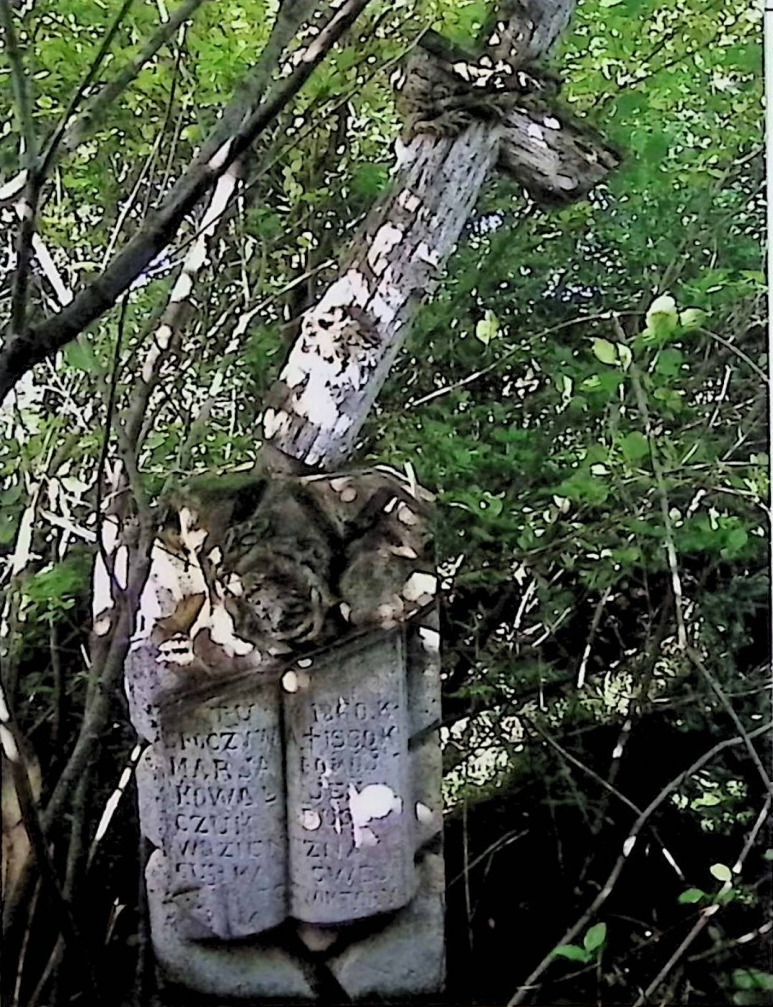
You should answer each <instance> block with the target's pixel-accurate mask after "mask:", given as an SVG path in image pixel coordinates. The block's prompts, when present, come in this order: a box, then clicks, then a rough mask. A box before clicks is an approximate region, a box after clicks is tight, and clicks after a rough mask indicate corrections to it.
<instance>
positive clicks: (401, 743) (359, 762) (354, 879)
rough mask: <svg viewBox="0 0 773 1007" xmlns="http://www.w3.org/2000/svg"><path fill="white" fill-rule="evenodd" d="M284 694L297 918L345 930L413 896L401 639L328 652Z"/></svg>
mask: <svg viewBox="0 0 773 1007" xmlns="http://www.w3.org/2000/svg"><path fill="white" fill-rule="evenodd" d="M303 664H304V662H303V661H302V662H300V665H299V667H298V669H297V670H295V671H291V672H288V673H287V674H286V675H285V676H284V678H283V680H282V687H283V693H284V703H285V731H286V746H287V748H286V758H287V827H288V837H289V874H290V914H291V915H292V916H294V917H295V918H296V919H298V920H301V921H303V922H305V923H316V924H340V923H346V922H348V921H351V920H357V919H361V918H363V917H367V916H373V915H375V914H378V913H386V912H391V911H394V910H396V909H399V908H401V907H402V906H405V905H406V904H407V903H408V902H410V900H411V898H412V897H413V895H414V892H415V885H416V881H415V873H414V848H415V840H414V828H415V825H414V818H415V816H414V809H413V800H412V796H411V794H412V781H411V778H410V758H409V754H408V739H409V721H408V706H407V695H406V691H407V690H406V667H405V647H404V642H403V630H402V628H398V629H396V630H393V631H391V632H384V633H376V634H374V635H372V636H368V637H366V638H365V639H364V640H358V641H355V642H353V643H351V644H348V645H344V646H342V647H337V648H335V649H331V650H330V651H329V652H327V653H325V654H322V655H319V656H317V657H315V658H314V661H313V664H312V665H311V666H310V667H308V668H306V669H304V668H302V667H301V665H303Z"/></svg>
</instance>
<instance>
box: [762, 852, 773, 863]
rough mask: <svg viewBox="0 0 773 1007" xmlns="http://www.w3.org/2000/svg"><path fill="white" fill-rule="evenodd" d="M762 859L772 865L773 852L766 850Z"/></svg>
mask: <svg viewBox="0 0 773 1007" xmlns="http://www.w3.org/2000/svg"><path fill="white" fill-rule="evenodd" d="M762 859H763V860H767V861H768V863H770V861H771V860H773V850H765V852H764V853H763V854H762Z"/></svg>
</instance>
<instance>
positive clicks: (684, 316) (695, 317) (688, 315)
mask: <svg viewBox="0 0 773 1007" xmlns="http://www.w3.org/2000/svg"><path fill="white" fill-rule="evenodd" d="M705 321H706V312H705V311H702V310H701V309H700V308H685V310H684V311H682V312H681V313H680V315H679V324H680V325H681V326H682V328H683V329H687V330H688V331H689V330H690V329H699V328H700V327H701V325H703V323H704V322H705Z"/></svg>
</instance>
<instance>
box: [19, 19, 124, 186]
mask: <svg viewBox="0 0 773 1007" xmlns="http://www.w3.org/2000/svg"><path fill="white" fill-rule="evenodd" d="M133 3H134V0H123V4H122V5H121V9H120V10H119V11H118V13H117V14H116V16H115V18H114V20H113V23H112V24H111V25H110V27H109V28H108V30H107V33H106V34H105V37H104V38H103V39H102V44H101V45H100V47H99V49H98V50H97V54H96V56H95V57H94V59H93V60H92V62H91V66H90V67H89V68H88V70H87V71H86V74H85V76H84V77H83V80H82V81H81V82H80V84H79V85H78V87H77V88H76V90H75V93H74V94H73V96H72V98H71V99H70V102H69V104H68V106H67V108H66V109H65V112H64V115H63V116H62V118H61V119H60V120H59V122H58V124H57V126H56V128H55V129H54V132H53V133H52V134H51V139H50V140H49V141H48V143H47V144H46V148H45V150H44V152H43V156H42V159H41V163H40V166H39V167H38V168H37V174H38V176H39V178H40V180H41V181H42V180H43V179H45V178H46V176H47V175H48V172H49V170H50V169H51V166H52V165H53V163H54V159H55V158H56V155H57V152H58V150H59V145H60V144H61V142H62V140H63V138H64V135H65V131H66V130H67V126H68V123H69V122H70V120H71V119H72V117H73V116H74V115H75V112H76V110H77V108H78V106H79V105H80V103H81V101H82V100H83V95H84V94H85V93H86V91H87V90H88V88H89V87H91V85H92V84H93V83H94V80H95V78H96V76H97V74H98V73H99V68H100V67H101V66H102V64H103V63H104V61H105V57H106V56H107V54H108V52H109V51H110V46H111V45H112V42H113V39H114V38H115V36H116V33H117V31H118V29H119V28H120V27H121V25H122V24H123V19H124V18H125V17H126V14H127V12H128V10H129V8H130V7H131V5H132V4H133Z"/></svg>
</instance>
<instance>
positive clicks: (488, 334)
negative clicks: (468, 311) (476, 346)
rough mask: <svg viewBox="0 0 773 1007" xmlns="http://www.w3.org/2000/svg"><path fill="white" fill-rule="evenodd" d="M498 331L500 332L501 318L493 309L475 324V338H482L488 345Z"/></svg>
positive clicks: (485, 344)
mask: <svg viewBox="0 0 773 1007" xmlns="http://www.w3.org/2000/svg"><path fill="white" fill-rule="evenodd" d="M497 332H499V319H498V318H497V316H496V315H495V314H494V312H493V311H487V312H486V314H485V315H484V316H483V318H481V319H480V321H479V322H478V324H477V325H476V326H475V338H476V339H480V341H481V342H482V343H483V345H484V346H488V344H489V343H490V342H491V340H492V339H493V338H494V336H495V335H496V334H497Z"/></svg>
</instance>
